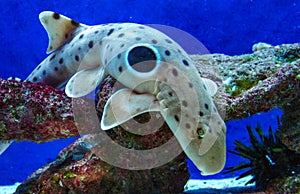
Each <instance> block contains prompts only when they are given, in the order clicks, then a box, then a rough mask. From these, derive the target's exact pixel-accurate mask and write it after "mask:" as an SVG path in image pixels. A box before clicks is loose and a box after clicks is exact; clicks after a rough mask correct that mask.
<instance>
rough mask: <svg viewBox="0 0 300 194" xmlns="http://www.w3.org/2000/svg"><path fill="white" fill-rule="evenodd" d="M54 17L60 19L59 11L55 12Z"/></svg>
mask: <svg viewBox="0 0 300 194" xmlns="http://www.w3.org/2000/svg"><path fill="white" fill-rule="evenodd" d="M52 17H53V18H54V19H56V20H58V19H59V18H60V15H59V14H58V13H53V16H52Z"/></svg>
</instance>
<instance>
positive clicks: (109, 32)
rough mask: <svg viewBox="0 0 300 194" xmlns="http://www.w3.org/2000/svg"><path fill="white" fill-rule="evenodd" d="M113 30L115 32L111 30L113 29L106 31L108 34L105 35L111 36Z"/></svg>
mask: <svg viewBox="0 0 300 194" xmlns="http://www.w3.org/2000/svg"><path fill="white" fill-rule="evenodd" d="M114 30H115V29H113V28H112V29H110V30H109V31H108V33H107V36H109V35H111V34H112V33H113V32H114Z"/></svg>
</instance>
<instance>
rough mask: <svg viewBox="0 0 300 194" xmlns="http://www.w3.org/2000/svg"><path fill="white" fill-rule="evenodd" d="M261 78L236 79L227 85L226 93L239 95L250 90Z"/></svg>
mask: <svg viewBox="0 0 300 194" xmlns="http://www.w3.org/2000/svg"><path fill="white" fill-rule="evenodd" d="M258 81H259V80H252V79H240V80H235V82H232V84H230V85H228V86H226V93H228V94H229V95H231V96H238V95H240V94H241V93H242V92H244V91H247V90H249V89H250V88H252V87H253V86H255V85H256V84H257V83H258Z"/></svg>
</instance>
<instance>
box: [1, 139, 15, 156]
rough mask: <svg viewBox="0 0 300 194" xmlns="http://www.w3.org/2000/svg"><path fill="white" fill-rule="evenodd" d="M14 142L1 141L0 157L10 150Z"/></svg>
mask: <svg viewBox="0 0 300 194" xmlns="http://www.w3.org/2000/svg"><path fill="white" fill-rule="evenodd" d="M12 142H13V141H0V155H1V154H2V153H3V152H4V151H5V150H6V149H7V148H8V146H9V145H10V144H11V143H12Z"/></svg>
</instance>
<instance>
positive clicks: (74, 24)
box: [71, 20, 80, 27]
mask: <svg viewBox="0 0 300 194" xmlns="http://www.w3.org/2000/svg"><path fill="white" fill-rule="evenodd" d="M71 24H72V25H73V26H76V27H78V26H79V25H80V24H79V23H78V22H76V21H74V20H71Z"/></svg>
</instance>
